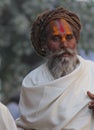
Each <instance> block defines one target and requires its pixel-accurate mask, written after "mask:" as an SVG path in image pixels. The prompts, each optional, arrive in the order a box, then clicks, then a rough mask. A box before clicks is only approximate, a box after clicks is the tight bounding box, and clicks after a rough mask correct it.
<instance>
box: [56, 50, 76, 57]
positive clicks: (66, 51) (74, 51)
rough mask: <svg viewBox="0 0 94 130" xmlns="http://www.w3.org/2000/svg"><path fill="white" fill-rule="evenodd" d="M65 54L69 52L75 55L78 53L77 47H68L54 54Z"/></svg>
mask: <svg viewBox="0 0 94 130" xmlns="http://www.w3.org/2000/svg"><path fill="white" fill-rule="evenodd" d="M63 54H69V55H71V56H73V55H74V54H77V51H76V49H74V50H73V49H70V48H66V49H63V50H60V51H57V52H55V53H54V55H56V56H60V55H63Z"/></svg>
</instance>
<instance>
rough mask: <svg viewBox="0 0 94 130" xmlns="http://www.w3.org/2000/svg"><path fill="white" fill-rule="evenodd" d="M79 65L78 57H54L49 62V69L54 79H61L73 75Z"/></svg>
mask: <svg viewBox="0 0 94 130" xmlns="http://www.w3.org/2000/svg"><path fill="white" fill-rule="evenodd" d="M78 64H79V60H78V58H77V55H76V54H75V55H73V56H70V57H64V56H59V55H57V56H52V58H51V59H50V60H49V61H48V68H49V70H50V72H51V74H52V75H53V77H54V78H56V79H57V78H59V77H62V76H65V75H67V74H69V73H71V72H72V71H73V70H74V69H75V68H76V67H77V65H78Z"/></svg>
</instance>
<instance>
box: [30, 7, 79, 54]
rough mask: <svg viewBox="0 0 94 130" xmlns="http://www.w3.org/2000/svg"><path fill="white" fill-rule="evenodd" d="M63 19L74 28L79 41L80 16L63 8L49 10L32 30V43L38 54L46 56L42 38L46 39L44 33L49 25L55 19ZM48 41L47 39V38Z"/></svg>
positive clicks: (41, 16) (42, 14)
mask: <svg viewBox="0 0 94 130" xmlns="http://www.w3.org/2000/svg"><path fill="white" fill-rule="evenodd" d="M61 18H63V19H64V20H66V21H67V22H68V23H69V24H70V25H71V27H72V29H73V32H74V35H75V38H76V41H77V42H78V40H79V35H80V30H81V23H80V20H79V18H78V16H77V15H76V14H75V13H73V12H70V11H68V10H66V9H64V8H62V7H58V8H56V9H54V10H48V11H45V12H43V13H41V14H40V15H39V16H38V17H37V19H36V20H35V22H34V23H33V26H32V29H31V41H32V44H33V46H34V48H35V50H36V51H37V53H38V54H40V55H41V56H45V55H46V54H45V51H43V50H42V46H41V43H42V42H43V41H42V38H43V37H44V35H43V34H44V32H45V29H46V27H47V25H48V24H49V23H50V22H51V21H52V20H55V19H61ZM45 39H46V37H45Z"/></svg>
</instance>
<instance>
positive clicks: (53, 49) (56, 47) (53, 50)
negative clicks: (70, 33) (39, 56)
mask: <svg viewBox="0 0 94 130" xmlns="http://www.w3.org/2000/svg"><path fill="white" fill-rule="evenodd" d="M48 48H49V50H50V51H52V52H55V51H56V50H58V49H59V45H58V44H55V43H54V42H51V43H49V44H48Z"/></svg>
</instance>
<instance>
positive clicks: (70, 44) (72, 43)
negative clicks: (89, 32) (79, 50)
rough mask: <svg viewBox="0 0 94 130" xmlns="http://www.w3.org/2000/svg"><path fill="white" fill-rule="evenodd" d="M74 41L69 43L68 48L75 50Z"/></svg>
mask: <svg viewBox="0 0 94 130" xmlns="http://www.w3.org/2000/svg"><path fill="white" fill-rule="evenodd" d="M76 44H77V43H76V40H75V39H74V40H72V41H71V42H70V43H69V47H70V48H71V49H75V48H76Z"/></svg>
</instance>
